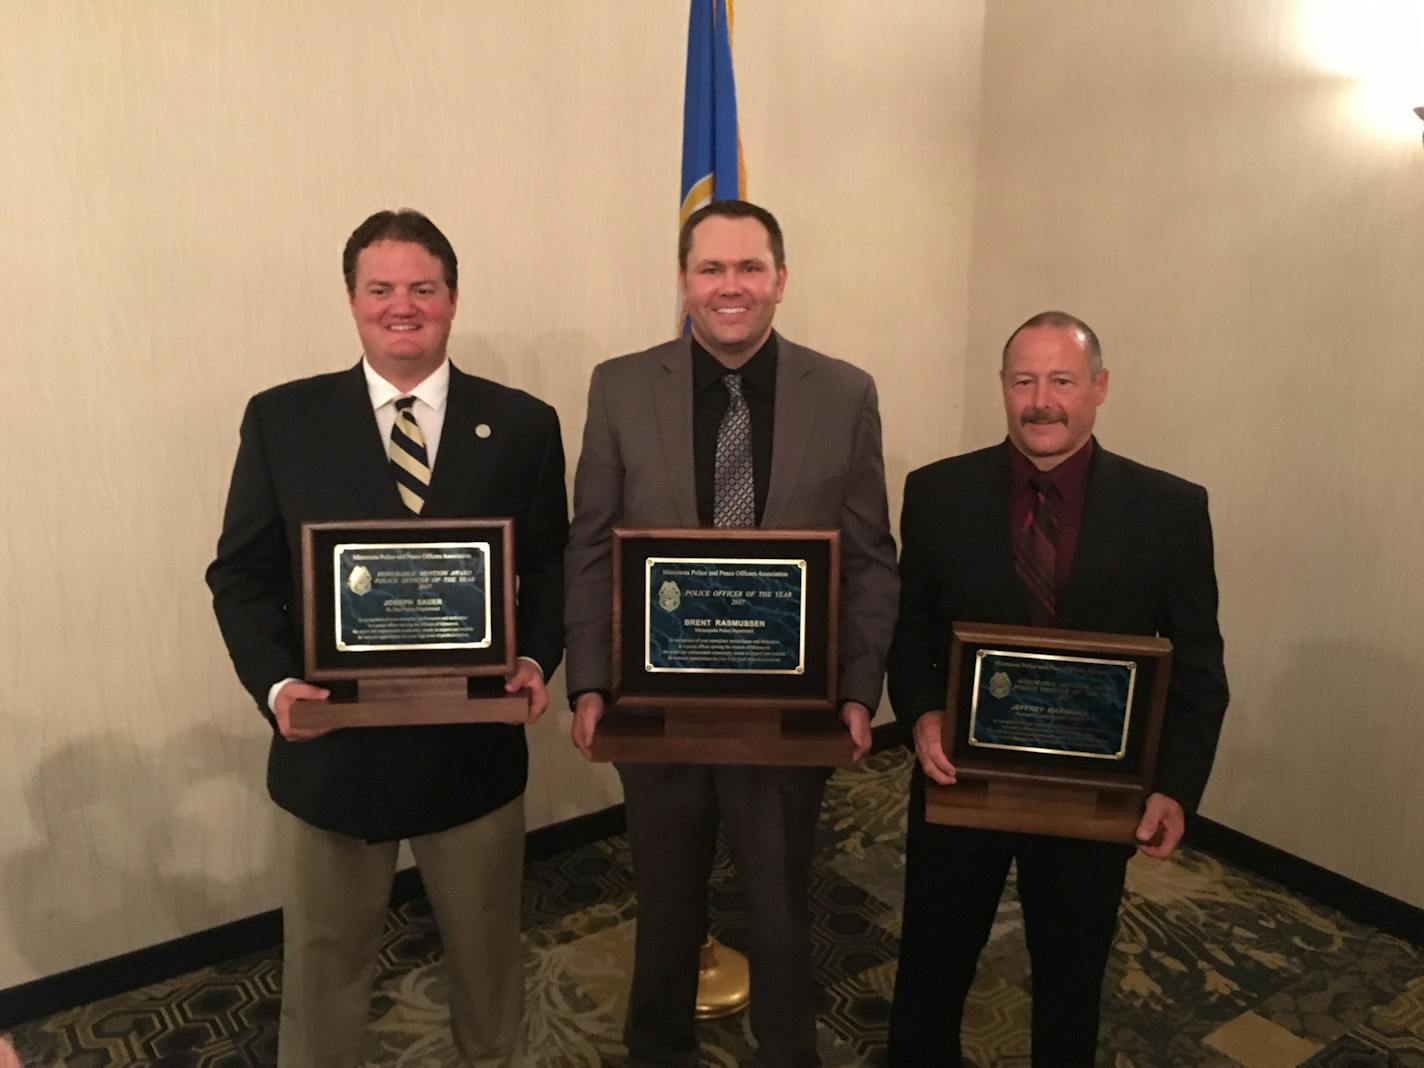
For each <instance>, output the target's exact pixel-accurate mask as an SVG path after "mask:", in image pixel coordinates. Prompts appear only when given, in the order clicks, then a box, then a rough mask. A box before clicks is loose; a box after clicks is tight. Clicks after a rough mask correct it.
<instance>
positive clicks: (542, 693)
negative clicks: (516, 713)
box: [504, 660, 549, 723]
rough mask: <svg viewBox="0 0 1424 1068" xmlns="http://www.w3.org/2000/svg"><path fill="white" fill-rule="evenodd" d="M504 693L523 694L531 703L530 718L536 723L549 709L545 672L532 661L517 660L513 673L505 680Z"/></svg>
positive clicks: (529, 720) (529, 719)
mask: <svg viewBox="0 0 1424 1068" xmlns="http://www.w3.org/2000/svg"><path fill="white" fill-rule="evenodd" d="M504 692H505V693H511V694H513V693H517V694H522V695H523V696H524V697H526V698H527V699H528V701H529V718H528V720H526V721H525V722H527V723H534V722H536V721H537V720H538V719H539V717H540V716H542V715H543V714H544V709H546V708H548V707H549V690H548V688H547V687H545V685H544V672H543V671H541V670H540V668H539V665H538V664H536V663H534V661H532V660H517V661H515V664H514V671H513V673H511V674H509V675H506V676H505V679H504Z"/></svg>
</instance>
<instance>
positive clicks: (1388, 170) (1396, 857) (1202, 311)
mask: <svg viewBox="0 0 1424 1068" xmlns="http://www.w3.org/2000/svg"><path fill="white" fill-rule="evenodd" d="M1421 45H1424V8H1421V6H1420V5H1417V4H1392V3H1347V2H1343V0H1342V2H1338V3H1335V2H1329V3H1326V2H1303V0H1273V2H1264V0H1252V2H1249V3H1248V2H1246V0H1239V2H1229V3H1228V2H1224V0H1208V2H1201V3H1192V4H1171V5H1164V4H1147V3H1137V2H1135V0H1132V2H1129V0H1117V2H1110V3H1094V4H1089V3H1073V4H1064V3H1061V2H1058V0H1005V2H996V3H993V4H990V5H989V7H988V17H987V20H986V28H985V43H984V59H983V101H984V106H983V111H982V116H981V128H982V131H983V137H982V140H981V142H980V153H979V172H978V180H977V188H978V198H977V202H976V212H975V223H974V258H973V267H972V275H971V283H970V303H971V307H972V309H973V314H972V317H971V326H970V332H969V349H968V357H967V373H966V376H965V397H966V412H967V414H966V419H965V428H964V436H963V445H964V446H965V447H966V448H968V447H975V446H978V445H982V444H986V443H988V442H990V441H993V440H996V439H997V438H999V437H1001V436H1002V433H1003V416H1002V411H1001V410H1000V409H999V407H998V394H997V384H996V382H995V381H994V371H995V369H996V367H997V359H998V356H997V354H998V349H999V346H1000V345H1001V344H1002V342H1003V339H1004V337H1005V336H1006V335H1007V333H1008V332H1009V331H1010V330H1011V329H1012V328H1013V326H1015V325H1016V324H1017V323H1018V322H1020V321H1021V320H1022V319H1024V318H1025V317H1026V316H1027V315H1028V314H1030V313H1032V312H1034V311H1036V310H1039V309H1041V308H1044V307H1065V308H1067V309H1069V310H1072V311H1075V312H1077V313H1078V314H1080V315H1082V316H1083V317H1084V318H1086V319H1087V320H1088V321H1089V322H1091V323H1093V324H1094V325H1095V327H1096V328H1097V329H1098V331H1099V333H1100V334H1101V336H1102V340H1103V344H1104V347H1105V353H1106V362H1107V365H1108V366H1109V368H1110V369H1111V372H1112V379H1111V383H1112V389H1111V394H1110V396H1109V399H1108V403H1107V406H1106V407H1105V408H1104V409H1103V414H1102V418H1101V420H1100V422H1099V431H1100V437H1101V440H1102V441H1103V443H1104V444H1105V445H1106V446H1107V447H1108V448H1111V449H1115V450H1119V451H1122V452H1124V453H1127V454H1128V455H1131V456H1134V457H1136V458H1138V459H1141V460H1143V461H1145V462H1147V463H1150V464H1154V465H1157V466H1161V467H1165V468H1168V469H1170V470H1172V471H1175V472H1177V473H1179V474H1182V475H1185V476H1187V477H1189V478H1191V479H1193V480H1195V481H1198V482H1201V483H1204V484H1205V485H1206V486H1207V487H1208V489H1209V491H1210V493H1211V503H1212V512H1213V517H1214V521H1215V528H1216V540H1217V563H1218V572H1219V578H1220V584H1221V591H1222V613H1221V618H1222V625H1223V630H1224V632H1225V636H1226V648H1227V668H1228V673H1229V675H1230V678H1231V683H1232V690H1233V700H1232V707H1231V710H1230V712H1229V714H1228V718H1227V725H1226V730H1225V734H1224V736H1223V741H1222V746H1221V751H1220V755H1219V757H1218V760H1217V767H1216V772H1215V775H1214V777H1213V779H1212V782H1211V785H1210V786H1209V788H1208V790H1207V796H1206V800H1205V803H1204V804H1203V812H1204V813H1205V814H1206V815H1208V816H1210V817H1212V818H1213V819H1216V820H1218V821H1220V822H1222V823H1225V824H1227V825H1228V826H1231V827H1233V828H1236V829H1238V830H1240V831H1243V832H1245V833H1247V834H1250V835H1253V836H1255V837H1257V838H1260V839H1263V840H1264V841H1266V842H1269V843H1271V844H1272V845H1275V846H1278V847H1280V848H1282V849H1285V850H1287V851H1289V852H1291V853H1294V854H1297V855H1299V856H1302V857H1305V858H1307V859H1309V860H1311V861H1314V862H1316V863H1318V864H1321V865H1323V866H1325V867H1327V868H1330V869H1331V870H1334V871H1338V872H1341V873H1343V874H1345V875H1347V876H1349V877H1350V878H1353V879H1356V880H1358V881H1360V882H1363V883H1365V884H1367V885H1369V886H1372V887H1375V888H1377V889H1379V890H1382V891H1384V892H1385V893H1388V894H1391V895H1394V896H1396V897H1399V898H1402V899H1404V900H1406V901H1409V902H1411V903H1412V904H1415V905H1424V853H1421V852H1420V850H1419V849H1417V848H1416V847H1415V843H1416V842H1417V840H1418V838H1419V836H1420V833H1421V828H1424V777H1421V775H1420V770H1419V769H1420V768H1421V766H1424V715H1421V707H1420V694H1421V693H1424V658H1421V656H1420V653H1419V649H1420V646H1421V644H1424V555H1421V546H1424V494H1421V493H1420V492H1419V490H1418V484H1419V476H1418V473H1417V472H1418V461H1419V458H1420V457H1421V456H1424V421H1421V420H1420V419H1419V418H1417V416H1416V413H1415V407H1416V404H1417V400H1418V398H1419V396H1420V395H1421V392H1422V391H1424V361H1421V359H1420V356H1419V352H1420V339H1421V337H1424V304H1421V302H1420V300H1419V292H1420V282H1421V279H1424V242H1421V241H1420V239H1419V232H1420V221H1421V220H1424V150H1421V146H1420V141H1419V129H1420V128H1419V124H1418V122H1417V121H1416V120H1414V118H1413V116H1412V115H1411V114H1410V110H1409V109H1410V107H1411V106H1412V105H1414V104H1418V103H1424V92H1418V91H1412V92H1411V91H1410V89H1409V87H1408V79H1407V78H1405V79H1401V78H1400V75H1409V74H1413V75H1414V76H1415V77H1418V76H1419V75H1420V74H1424V64H1421V63H1420V59H1421V58H1422V57H1421V51H1424V49H1421ZM1401 82H1402V84H1400V85H1399V86H1398V87H1397V88H1396V83H1401ZM1413 88H1414V90H1418V89H1420V88H1424V86H1418V85H1416V86H1414V87H1413Z"/></svg>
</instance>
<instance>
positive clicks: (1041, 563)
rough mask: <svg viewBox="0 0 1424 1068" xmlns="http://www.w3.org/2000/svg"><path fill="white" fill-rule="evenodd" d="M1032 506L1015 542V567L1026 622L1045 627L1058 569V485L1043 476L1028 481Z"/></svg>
mask: <svg viewBox="0 0 1424 1068" xmlns="http://www.w3.org/2000/svg"><path fill="white" fill-rule="evenodd" d="M1029 484H1030V485H1031V486H1032V487H1033V492H1034V498H1033V508H1031V509H1030V510H1029V514H1028V518H1027V520H1026V521H1025V523H1024V525H1023V529H1022V530H1021V531H1019V536H1018V539H1017V541H1015V543H1014V570H1015V571H1016V572H1017V573H1018V576H1019V581H1020V582H1021V583H1023V588H1024V592H1025V593H1026V594H1027V595H1028V607H1029V622H1030V623H1031V624H1032V625H1033V626H1035V627H1046V626H1048V625H1049V624H1050V623H1052V622H1053V617H1054V615H1055V614H1056V613H1057V596H1056V594H1055V589H1054V587H1055V576H1056V574H1057V571H1058V518H1057V516H1056V515H1054V508H1055V507H1056V504H1057V497H1058V487H1057V486H1055V485H1054V484H1053V482H1052V481H1051V480H1050V479H1048V478H1047V477H1045V476H1043V475H1034V476H1033V478H1031V479H1030V480H1029Z"/></svg>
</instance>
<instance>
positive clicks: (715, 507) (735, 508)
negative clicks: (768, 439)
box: [712, 375, 756, 527]
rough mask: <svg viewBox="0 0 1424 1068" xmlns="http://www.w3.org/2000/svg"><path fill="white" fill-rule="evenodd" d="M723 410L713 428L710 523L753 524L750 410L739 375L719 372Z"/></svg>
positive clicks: (754, 512) (754, 509)
mask: <svg viewBox="0 0 1424 1068" xmlns="http://www.w3.org/2000/svg"><path fill="white" fill-rule="evenodd" d="M722 382H723V383H724V384H725V385H726V387H727V411H726V412H725V413H724V414H723V415H722V425H721V426H720V427H718V428H717V458H716V461H715V467H714V471H715V474H714V480H713V485H712V525H713V526H714V527H754V526H756V483H755V481H754V480H753V478H752V413H751V411H750V410H749V409H748V408H747V399H746V398H745V397H744V396H742V376H741V375H723V376H722Z"/></svg>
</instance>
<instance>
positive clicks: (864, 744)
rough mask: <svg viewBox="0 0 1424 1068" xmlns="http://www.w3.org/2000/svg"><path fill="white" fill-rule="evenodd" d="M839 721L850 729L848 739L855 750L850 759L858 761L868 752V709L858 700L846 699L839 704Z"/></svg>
mask: <svg viewBox="0 0 1424 1068" xmlns="http://www.w3.org/2000/svg"><path fill="white" fill-rule="evenodd" d="M841 722H842V723H844V724H845V725H846V727H848V728H849V729H850V740H851V741H852V742H854V743H855V752H854V753H853V754H852V755H851V758H850V759H851V761H852V763H854V762H858V761H859V760H860V758H861V757H863V756H865V754H866V753H868V752H870V743H871V741H872V738H871V734H870V709H868V708H866V707H865V706H864V705H863V704H861V703H860V702H859V701H847V702H846V703H845V704H843V705H841Z"/></svg>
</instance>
